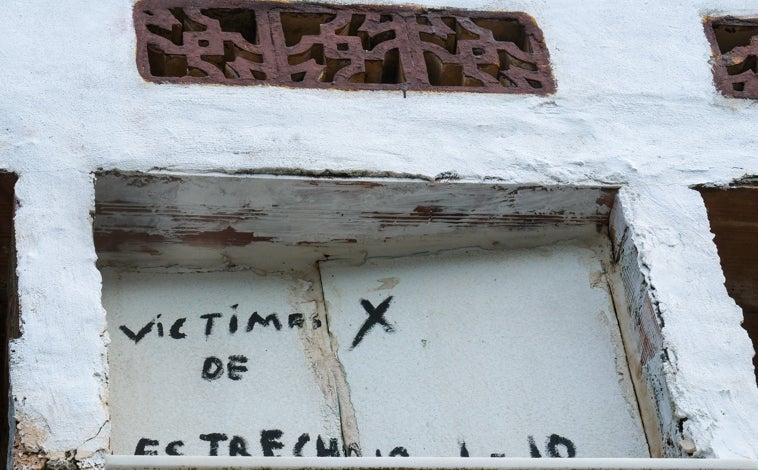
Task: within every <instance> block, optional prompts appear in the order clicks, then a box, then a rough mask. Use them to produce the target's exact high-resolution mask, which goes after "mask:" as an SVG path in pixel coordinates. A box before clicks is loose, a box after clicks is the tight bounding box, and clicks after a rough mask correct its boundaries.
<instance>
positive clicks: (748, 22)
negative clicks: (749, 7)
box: [705, 16, 758, 99]
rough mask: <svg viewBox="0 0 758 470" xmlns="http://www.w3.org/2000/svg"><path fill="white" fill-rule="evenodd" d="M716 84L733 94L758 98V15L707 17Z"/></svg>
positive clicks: (721, 90)
mask: <svg viewBox="0 0 758 470" xmlns="http://www.w3.org/2000/svg"><path fill="white" fill-rule="evenodd" d="M705 34H706V36H708V40H709V41H710V42H711V49H712V50H713V58H714V60H713V79H714V82H715V83H716V88H717V89H718V90H719V91H720V92H721V93H723V94H724V95H726V96H729V97H733V98H753V99H756V98H758V74H757V72H758V65H757V62H758V18H734V17H730V16H726V17H722V18H706V21H705Z"/></svg>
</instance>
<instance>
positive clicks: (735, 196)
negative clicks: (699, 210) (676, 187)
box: [700, 186, 758, 383]
mask: <svg viewBox="0 0 758 470" xmlns="http://www.w3.org/2000/svg"><path fill="white" fill-rule="evenodd" d="M700 193H701V194H702V195H703V199H704V200H705V206H706V208H707V209H708V219H709V220H710V222H711V231H712V232H713V233H714V235H715V242H716V246H717V247H718V252H719V257H720V258H721V267H722V269H723V270H724V277H726V289H727V291H728V292H729V295H730V296H731V297H732V298H733V299H734V301H735V302H737V305H739V306H740V307H742V312H743V313H744V315H745V319H744V322H743V323H742V326H743V327H744V328H745V329H746V330H747V332H748V334H749V335H750V338H751V339H752V340H753V349H756V350H758V243H756V241H758V186H746V187H735V188H729V189H720V188H702V189H700ZM753 365H754V366H755V367H756V369H758V357H756V356H753ZM756 382H757V383H758V375H757V376H756Z"/></svg>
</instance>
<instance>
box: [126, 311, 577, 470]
mask: <svg viewBox="0 0 758 470" xmlns="http://www.w3.org/2000/svg"><path fill="white" fill-rule="evenodd" d="M392 299H393V297H392V296H389V297H387V298H386V299H384V300H383V301H382V302H381V303H380V304H379V305H377V306H376V307H374V305H373V304H372V303H371V302H370V301H368V300H365V299H361V300H360V304H361V306H362V307H363V309H364V310H365V312H366V314H368V318H367V319H366V321H365V322H364V323H363V325H362V326H361V328H360V329H359V330H358V333H357V334H356V335H355V338H354V339H353V342H352V346H351V348H350V349H354V348H355V347H356V346H358V345H359V344H360V343H361V341H363V338H364V336H365V335H366V334H367V333H368V332H369V331H370V330H371V329H372V328H373V327H374V325H377V324H379V325H381V326H382V327H383V328H384V331H385V332H387V333H393V332H394V331H395V328H394V325H392V324H391V323H389V322H388V321H387V319H386V318H385V317H384V315H385V313H386V312H387V309H388V308H389V306H390V303H391V302H392ZM238 306H239V304H234V305H231V306H230V308H231V309H232V310H233V311H234V312H235V313H232V314H231V315H226V316H225V315H224V314H222V313H220V312H212V313H205V314H202V315H198V316H197V318H198V319H199V320H201V321H196V322H193V323H199V324H200V325H199V326H198V327H195V329H193V330H189V329H188V328H186V324H187V321H188V320H191V318H190V317H181V318H177V319H176V320H174V321H173V322H167V323H166V324H165V325H164V321H163V320H161V315H160V314H159V315H156V317H155V318H154V319H152V320H150V321H149V322H147V323H146V324H145V325H143V326H142V327H140V328H139V329H138V330H136V332H135V330H132V329H131V328H130V327H128V326H126V325H121V326H119V330H121V332H123V333H124V335H125V336H126V337H127V338H128V339H129V340H131V341H133V342H134V344H135V345H136V344H138V343H140V341H142V340H143V339H144V338H146V337H147V336H148V335H150V334H151V333H153V331H154V332H155V336H156V337H157V338H171V339H173V340H182V339H185V338H187V336H188V334H190V333H192V332H195V334H197V335H199V334H203V335H204V336H205V337H206V338H209V337H211V336H218V335H223V334H224V333H223V332H224V329H223V328H222V326H223V325H224V323H223V322H224V320H227V321H226V326H227V329H226V331H228V333H227V334H229V335H234V334H236V333H237V332H238V331H240V329H241V328H240V327H241V321H240V320H241V319H242V320H243V321H244V331H245V332H246V333H250V332H253V331H261V330H262V329H267V330H270V331H281V330H282V329H283V328H284V326H283V324H282V322H281V321H280V320H279V316H278V314H277V313H276V312H274V313H271V314H269V315H266V316H265V317H264V316H263V315H261V314H259V313H258V312H253V313H252V314H250V315H249V316H246V318H245V317H241V316H240V315H239V314H237V313H236V310H237V308H238ZM310 322H311V327H312V328H313V329H318V328H320V327H321V326H322V322H321V320H320V319H319V318H318V317H317V316H316V315H312V316H311V317H310ZM169 323H170V326H169V328H168V335H166V332H165V330H166V328H165V326H166V325H169ZM305 325H306V315H305V314H303V313H298V312H296V313H291V314H289V315H288V317H287V327H288V329H290V330H291V329H302V328H304V326H305ZM256 329H257V330H256ZM247 363H248V357H247V356H244V355H241V354H234V355H230V356H227V358H226V359H221V358H219V357H216V356H208V357H206V358H205V360H204V361H203V365H202V370H201V373H200V376H201V377H202V378H203V379H204V380H207V381H214V380H218V379H221V378H222V377H224V376H226V377H227V378H228V379H229V380H232V381H239V380H241V379H242V378H243V374H244V373H245V372H247V371H248V368H247V365H246V364H247ZM283 434H284V433H283V432H282V431H281V430H278V429H266V430H262V431H261V433H260V440H259V444H260V448H261V453H262V455H263V456H277V455H278V454H276V453H275V452H277V451H281V450H282V449H284V443H283V442H282V440H281V439H282V436H283ZM198 439H199V440H200V441H204V442H207V443H208V455H211V456H217V455H219V449H220V448H221V445H222V443H224V444H225V446H226V447H227V448H228V450H227V452H228V455H230V456H238V455H239V456H249V455H251V454H250V450H249V449H250V447H249V444H248V441H247V440H246V439H245V438H244V437H242V436H238V435H232V436H231V438H230V437H229V435H228V434H226V433H218V432H215V433H208V434H200V435H199V436H198ZM310 441H311V437H310V435H309V434H308V433H303V434H301V435H300V436H299V437H298V438H297V441H296V443H295V444H294V446H293V447H292V455H294V456H297V457H300V456H302V455H303V449H304V448H305V446H306V445H307V444H308V443H309V442H310ZM184 445H185V441H184V440H172V441H170V442H168V444H166V446H165V447H163V446H162V445H161V443H160V441H159V440H157V439H151V438H147V437H143V438H141V439H139V441H138V442H137V446H136V448H135V451H134V454H135V455H158V454H159V453H160V450H161V449H162V450H163V452H164V453H165V454H166V455H183V453H182V448H183V447H184ZM527 445H528V449H529V455H531V456H532V457H535V458H538V457H542V454H541V453H540V450H539V449H538V448H537V445H536V443H535V441H534V437H533V436H531V435H530V436H527ZM315 448H316V449H315V450H316V455H317V456H319V457H339V456H340V445H339V441H338V440H337V439H336V438H327V439H324V438H322V436H321V435H318V436H317V438H316V441H315ZM459 451H460V456H461V457H468V456H469V451H468V449H467V448H466V443H465V442H461V443H459ZM342 452H343V454H344V455H361V452H360V450H359V449H349V450H346V449H344V448H343V449H342ZM375 455H376V456H377V457H381V456H382V452H381V450H380V449H376V451H375ZM387 455H388V456H389V457H397V456H399V457H408V456H410V452H409V451H408V449H407V448H406V447H403V446H395V447H393V448H392V449H391V450H390V451H389V452H388V453H387ZM545 455H546V456H548V457H575V456H576V446H575V445H574V443H573V442H572V441H571V440H570V439H568V438H565V437H563V436H559V435H557V434H551V435H550V436H548V437H547V439H546V440H545ZM490 457H505V454H504V453H500V452H497V453H491V454H490Z"/></svg>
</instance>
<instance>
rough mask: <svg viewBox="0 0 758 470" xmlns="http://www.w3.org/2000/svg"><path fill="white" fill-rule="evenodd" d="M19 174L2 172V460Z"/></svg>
mask: <svg viewBox="0 0 758 470" xmlns="http://www.w3.org/2000/svg"><path fill="white" fill-rule="evenodd" d="M15 183H16V176H15V175H12V174H9V173H0V321H1V322H2V327H1V328H0V348H1V349H0V363H2V366H0V369H1V370H2V372H1V373H2V379H1V383H2V386H1V387H0V409H1V410H3V419H2V422H0V461H2V462H5V459H6V456H7V455H8V439H9V433H10V429H9V427H8V426H9V424H8V423H9V419H10V416H8V410H9V403H8V387H9V377H8V341H9V340H10V338H12V337H14V336H16V334H17V332H18V307H17V298H16V265H15V252H14V249H13V208H14V196H13V187H14V185H15Z"/></svg>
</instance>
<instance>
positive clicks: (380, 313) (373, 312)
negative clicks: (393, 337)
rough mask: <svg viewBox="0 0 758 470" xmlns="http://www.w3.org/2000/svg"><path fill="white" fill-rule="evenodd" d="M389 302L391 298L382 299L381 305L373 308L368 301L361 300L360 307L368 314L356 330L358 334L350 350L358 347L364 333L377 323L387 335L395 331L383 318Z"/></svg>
mask: <svg viewBox="0 0 758 470" xmlns="http://www.w3.org/2000/svg"><path fill="white" fill-rule="evenodd" d="M390 302H392V296H389V297H387V298H386V299H384V301H382V303H380V304H379V305H377V306H376V307H374V305H373V304H372V303H371V302H369V301H368V300H366V299H361V305H362V306H363V308H364V310H366V313H368V318H367V319H366V321H365V322H364V323H363V326H361V329H360V330H358V333H357V334H356V335H355V339H354V340H353V345H352V346H351V347H350V349H354V348H355V347H356V346H358V345H359V344H360V342H361V341H363V337H364V336H365V335H366V333H368V331H369V330H370V329H371V328H372V327H373V326H374V325H376V324H377V323H378V324H380V325H382V326H383V327H384V331H386V332H387V333H393V332H394V331H395V327H393V326H392V325H391V324H390V323H389V322H387V320H386V319H385V318H384V313H385V312H386V311H387V309H388V308H389V307H390Z"/></svg>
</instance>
